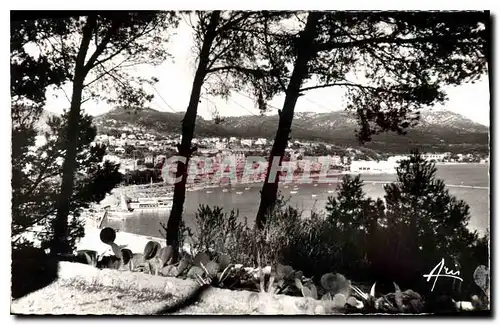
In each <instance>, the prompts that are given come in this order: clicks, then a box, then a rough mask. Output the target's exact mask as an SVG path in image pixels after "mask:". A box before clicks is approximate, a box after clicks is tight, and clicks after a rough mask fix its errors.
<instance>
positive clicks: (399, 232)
mask: <svg viewBox="0 0 500 325" xmlns="http://www.w3.org/2000/svg"><path fill="white" fill-rule="evenodd" d="M385 192H386V195H385V200H386V206H387V211H386V218H387V229H386V234H387V239H388V242H387V247H386V248H387V250H386V254H388V256H391V260H392V266H391V268H393V269H395V270H399V274H400V275H405V276H406V279H402V280H403V281H408V282H412V281H414V280H415V279H417V278H420V279H421V278H422V274H425V273H428V272H429V271H430V270H432V268H433V267H434V266H435V265H436V264H437V263H438V262H439V261H440V260H441V259H442V258H445V262H446V265H449V266H450V267H451V268H454V267H456V265H459V266H461V267H462V268H463V267H465V266H466V265H467V264H471V260H467V259H466V258H464V257H465V256H468V258H470V257H471V256H470V254H469V252H470V251H471V249H476V247H477V245H480V244H481V242H480V241H479V237H478V233H477V232H476V231H471V230H469V229H468V222H469V220H470V218H471V215H470V209H469V205H468V204H467V203H466V202H464V201H463V200H459V199H457V198H456V197H454V196H453V195H451V194H450V193H449V191H448V189H447V188H446V186H445V184H444V182H443V181H442V180H440V179H437V178H436V166H435V163H432V162H429V161H426V160H425V159H424V158H423V157H422V156H421V154H420V153H419V152H418V151H413V152H412V155H411V156H410V158H409V159H407V160H403V161H401V162H400V164H399V167H398V168H397V182H395V183H392V184H389V185H386V186H385ZM484 262H486V261H483V263H484ZM387 263H391V262H390V261H389V262H387ZM472 264H474V263H472ZM476 266H477V265H475V266H474V267H476ZM463 270H464V269H462V272H463ZM422 272H424V273H422Z"/></svg>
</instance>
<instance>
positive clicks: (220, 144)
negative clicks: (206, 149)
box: [215, 142, 226, 150]
mask: <svg viewBox="0 0 500 325" xmlns="http://www.w3.org/2000/svg"><path fill="white" fill-rule="evenodd" d="M215 149H217V150H224V149H226V143H224V142H216V143H215Z"/></svg>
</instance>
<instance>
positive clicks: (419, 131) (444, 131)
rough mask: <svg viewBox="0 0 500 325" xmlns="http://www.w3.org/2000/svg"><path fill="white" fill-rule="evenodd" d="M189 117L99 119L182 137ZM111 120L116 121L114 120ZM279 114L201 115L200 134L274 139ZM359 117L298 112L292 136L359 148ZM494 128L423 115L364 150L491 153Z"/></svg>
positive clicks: (124, 113) (103, 127) (114, 115)
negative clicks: (218, 118)
mask: <svg viewBox="0 0 500 325" xmlns="http://www.w3.org/2000/svg"><path fill="white" fill-rule="evenodd" d="M183 117H184V113H170V112H161V111H157V110H154V109H150V108H144V109H140V110H135V111H131V110H127V109H124V108H116V109H113V110H111V111H109V112H107V113H105V114H102V115H98V116H96V117H95V118H94V119H95V121H96V122H97V124H98V129H99V131H100V132H106V131H107V130H109V129H113V128H116V127H119V126H124V125H129V126H139V127H141V128H143V129H144V130H147V131H148V132H153V133H157V134H180V133H181V123H182V119H183ZM112 120H114V121H113V122H112ZM277 126H278V115H269V116H258V115H244V116H237V117H231V116H230V117H224V118H223V121H222V122H221V123H219V124H216V123H215V122H214V121H213V120H205V119H203V118H202V117H200V116H198V117H197V121H196V128H195V136H235V137H246V138H257V137H262V138H269V139H272V138H274V135H275V133H276V129H277ZM357 127H358V124H357V121H356V118H355V117H354V116H353V115H352V114H351V113H349V112H346V111H334V112H329V113H313V112H305V113H296V114H295V117H294V120H293V125H292V132H291V138H292V139H296V140H313V141H322V142H327V143H332V144H335V145H338V146H355V147H356V146H359V144H358V143H357V141H356V138H355V130H356V128H357ZM488 133H489V128H488V127H487V126H484V125H482V124H479V123H476V122H473V121H471V120H470V119H467V118H465V117H464V116H462V115H460V114H458V113H454V112H451V111H447V110H425V111H421V114H420V121H419V124H418V126H416V127H414V128H411V129H409V130H408V133H407V134H406V135H398V134H395V133H390V132H389V133H383V134H379V135H376V136H374V137H373V139H372V141H371V142H369V143H367V144H366V145H365V146H366V147H367V148H370V149H374V150H380V151H385V152H408V150H409V149H410V148H411V147H419V148H421V149H424V150H435V151H450V152H461V151H464V150H467V151H471V150H472V151H477V152H485V153H487V152H488Z"/></svg>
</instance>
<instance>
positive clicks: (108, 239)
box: [99, 227, 116, 245]
mask: <svg viewBox="0 0 500 325" xmlns="http://www.w3.org/2000/svg"><path fill="white" fill-rule="evenodd" d="M99 237H100V238H101V241H102V242H103V243H105V244H107V245H110V244H111V243H114V241H115V239H116V231H115V230H114V229H113V228H110V227H106V228H103V229H102V230H101V232H100V234H99Z"/></svg>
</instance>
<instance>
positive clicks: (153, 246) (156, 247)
mask: <svg viewBox="0 0 500 325" xmlns="http://www.w3.org/2000/svg"><path fill="white" fill-rule="evenodd" d="M160 249H161V245H160V243H158V242H155V241H149V242H148V243H147V244H146V246H145V247H144V253H143V254H144V258H145V259H146V260H150V259H152V258H153V257H155V256H156V255H157V254H158V252H159V251H160Z"/></svg>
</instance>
